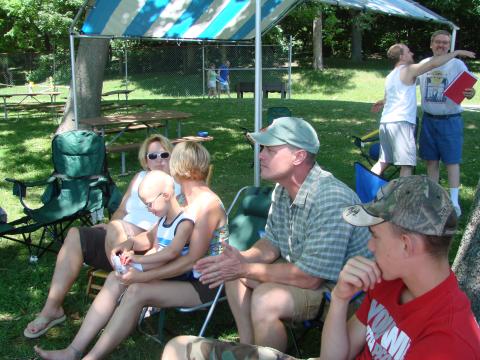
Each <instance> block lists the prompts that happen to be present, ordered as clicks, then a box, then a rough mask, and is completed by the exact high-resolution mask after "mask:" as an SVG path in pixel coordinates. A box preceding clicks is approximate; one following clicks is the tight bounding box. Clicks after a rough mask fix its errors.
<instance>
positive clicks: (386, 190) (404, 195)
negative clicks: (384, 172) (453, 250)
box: [343, 175, 457, 236]
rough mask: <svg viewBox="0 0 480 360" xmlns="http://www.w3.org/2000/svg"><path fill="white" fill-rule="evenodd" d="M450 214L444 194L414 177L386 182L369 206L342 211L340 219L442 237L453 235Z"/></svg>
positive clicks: (453, 223) (431, 183)
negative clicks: (392, 226)
mask: <svg viewBox="0 0 480 360" xmlns="http://www.w3.org/2000/svg"><path fill="white" fill-rule="evenodd" d="M452 213H453V214H455V212H454V209H453V205H452V202H451V201H450V197H449V196H448V193H447V192H446V191H445V190H444V189H443V188H442V187H441V186H440V185H438V184H437V183H435V182H434V181H432V180H430V179H429V178H428V177H427V176H419V175H414V176H406V177H401V178H398V179H395V180H392V181H390V182H389V183H388V184H386V185H385V186H383V187H382V188H381V189H380V190H379V191H378V193H377V196H376V198H375V200H373V201H372V202H370V203H368V204H364V205H355V206H350V207H348V208H346V209H345V210H344V211H343V218H344V219H345V221H347V222H348V223H350V224H352V225H355V226H371V225H377V224H380V223H382V222H384V221H389V222H391V223H393V224H395V225H398V226H401V227H403V228H404V229H407V230H410V231H413V232H416V233H420V234H425V235H437V236H442V235H453V234H454V233H455V230H456V225H457V224H456V223H457V222H456V221H451V219H450V221H448V220H449V218H450V215H451V214H452ZM454 216H456V215H454ZM455 220H456V219H455Z"/></svg>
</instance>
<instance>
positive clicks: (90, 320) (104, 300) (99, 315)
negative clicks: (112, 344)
mask: <svg viewBox="0 0 480 360" xmlns="http://www.w3.org/2000/svg"><path fill="white" fill-rule="evenodd" d="M125 288H126V286H125V285H122V284H121V283H120V282H119V281H118V280H117V278H116V277H115V273H114V272H111V273H110V274H109V275H108V277H107V280H106V281H105V284H104V285H103V287H102V290H100V292H99V293H98V294H97V296H96V297H95V300H94V301H93V303H92V305H91V306H90V309H89V310H88V313H87V315H86V316H85V319H84V320H83V322H82V326H81V327H80V330H79V331H78V333H77V335H76V336H75V338H74V339H73V341H72V343H71V344H70V345H69V346H68V347H67V348H65V349H62V350H55V351H45V350H43V349H41V348H39V347H35V351H36V352H37V354H38V355H39V356H40V357H41V358H43V359H50V360H57V359H63V360H70V359H72V360H74V359H77V358H78V353H82V352H85V351H86V350H87V347H88V345H89V344H90V342H91V341H92V340H93V339H94V338H95V336H97V334H98V332H99V331H100V330H101V329H102V328H103V327H104V326H105V324H106V323H107V322H108V320H109V319H110V317H111V316H112V314H113V312H114V311H115V308H116V306H117V300H118V298H119V296H120V295H121V294H122V292H123V291H124V290H125ZM75 351H76V352H77V354H75Z"/></svg>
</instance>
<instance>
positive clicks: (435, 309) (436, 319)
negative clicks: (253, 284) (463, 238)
mask: <svg viewBox="0 0 480 360" xmlns="http://www.w3.org/2000/svg"><path fill="white" fill-rule="evenodd" d="M404 289H405V285H404V284H403V282H402V280H400V279H398V280H393V281H382V282H381V283H380V284H378V285H376V286H375V288H374V289H373V290H371V291H369V292H368V293H367V295H366V296H365V299H364V301H363V303H362V305H361V306H360V308H359V309H358V311H357V313H356V315H357V318H358V319H359V320H360V321H361V322H362V323H363V324H364V325H365V326H367V331H366V344H365V346H364V348H363V350H362V352H361V353H360V354H359V355H357V357H356V359H357V360H364V359H374V360H376V359H378V360H380V359H381V360H389V359H394V360H402V359H408V360H429V359H431V360H433V359H435V360H447V359H448V360H452V359H454V360H457V359H458V360H470V359H472V360H473V359H477V360H478V359H480V330H479V327H478V324H477V322H476V320H475V318H474V316H473V314H472V311H471V307H470V301H469V300H468V298H467V296H466V295H465V294H464V293H463V292H462V291H461V290H460V288H459V287H458V283H457V279H456V278H455V275H454V274H453V272H451V273H450V276H449V277H448V278H447V279H445V281H443V282H442V283H441V284H440V285H438V286H437V287H436V288H434V289H432V290H431V291H429V292H428V293H426V294H423V295H422V296H420V297H418V298H416V299H413V300H411V301H409V302H407V303H406V304H400V296H401V293H402V291H403V290H404Z"/></svg>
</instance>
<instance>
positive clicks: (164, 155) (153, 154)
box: [147, 151, 170, 160]
mask: <svg viewBox="0 0 480 360" xmlns="http://www.w3.org/2000/svg"><path fill="white" fill-rule="evenodd" d="M158 157H160V158H161V159H168V158H169V157H170V153H169V152H166V151H165V152H151V153H148V154H147V159H149V160H155V159H156V158H158Z"/></svg>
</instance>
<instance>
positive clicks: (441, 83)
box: [425, 70, 448, 103]
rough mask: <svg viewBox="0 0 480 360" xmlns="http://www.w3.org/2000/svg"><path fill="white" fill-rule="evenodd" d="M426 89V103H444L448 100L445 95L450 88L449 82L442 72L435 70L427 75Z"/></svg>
mask: <svg viewBox="0 0 480 360" xmlns="http://www.w3.org/2000/svg"><path fill="white" fill-rule="evenodd" d="M425 81H426V87H425V101H427V102H434V103H444V102H445V101H446V100H447V98H446V97H445V96H444V95H443V93H444V92H445V89H446V88H447V86H448V80H447V78H446V76H445V74H444V73H443V72H442V71H439V70H435V71H431V72H429V73H428V74H427V78H426V80H425Z"/></svg>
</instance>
